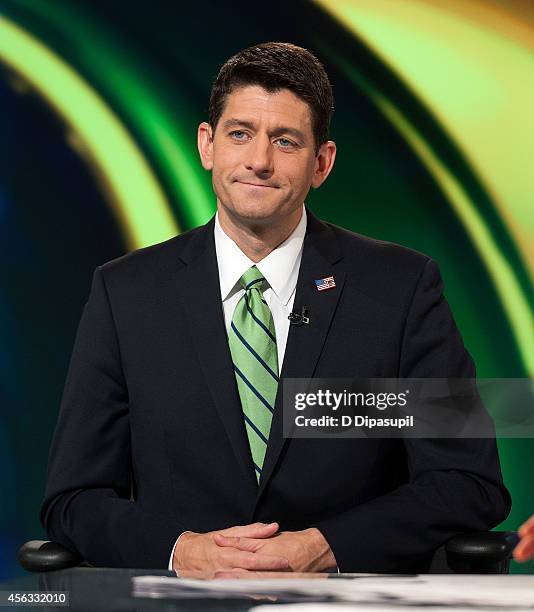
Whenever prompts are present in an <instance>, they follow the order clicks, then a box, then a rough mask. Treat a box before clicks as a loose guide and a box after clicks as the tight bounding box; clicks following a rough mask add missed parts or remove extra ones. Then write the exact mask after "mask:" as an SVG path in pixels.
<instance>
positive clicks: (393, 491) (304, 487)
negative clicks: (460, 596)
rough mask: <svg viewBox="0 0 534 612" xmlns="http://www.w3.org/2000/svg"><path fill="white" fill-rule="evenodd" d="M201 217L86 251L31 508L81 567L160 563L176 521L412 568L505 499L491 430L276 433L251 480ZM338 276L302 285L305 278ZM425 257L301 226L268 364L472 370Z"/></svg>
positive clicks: (286, 369) (349, 373)
mask: <svg viewBox="0 0 534 612" xmlns="http://www.w3.org/2000/svg"><path fill="white" fill-rule="evenodd" d="M213 224H214V219H212V220H211V221H210V222H209V223H208V224H207V225H205V226H202V227H199V228H196V229H194V230H192V231H189V232H187V233H184V234H182V235H180V236H177V237H175V238H173V239H171V240H169V241H167V242H164V243H162V244H158V245H155V246H152V247H149V248H146V249H141V250H138V251H135V252H133V253H130V254H128V255H126V256H124V257H121V258H120V259H117V260H114V261H111V262H109V263H107V264H105V265H103V266H101V267H99V268H98V269H97V270H96V272H95V275H94V278H93V285H92V289H91V293H90V296H89V300H88V302H87V304H86V306H85V309H84V312H83V316H82V319H81V322H80V326H79V329H78V333H77V338H76V342H75V347H74V351H73V355H72V360H71V364H70V368H69V373H68V376H67V381H66V386H65V391H64V396H63V400H62V405H61V410H60V415H59V420H58V424H57V428H56V433H55V436H54V441H53V444H52V448H51V454H50V461H49V473H48V482H47V487H46V493H45V499H44V502H43V507H42V510H41V520H42V522H43V525H44V526H45V528H46V530H47V532H48V534H49V537H50V538H52V539H54V540H56V541H58V542H60V543H62V544H63V545H65V546H66V547H68V548H71V549H74V550H77V551H78V552H79V553H80V554H81V555H82V556H83V558H85V559H86V560H87V561H89V562H90V563H92V564H94V565H100V566H122V567H138V568H149V567H152V568H165V567H167V563H168V560H169V555H170V552H171V549H172V546H173V544H174V542H175V540H176V537H177V536H178V535H179V534H180V533H181V532H183V531H185V530H192V531H197V532H206V531H211V530H215V529H222V528H225V527H229V526H232V525H243V524H247V523H252V522H255V521H265V522H271V521H278V522H279V523H280V525H281V529H282V530H299V529H305V528H308V527H311V526H314V527H317V528H318V529H319V530H320V531H321V532H322V533H323V535H324V536H325V538H326V539H327V541H328V542H329V544H330V546H331V548H332V550H333V552H334V555H335V557H336V560H337V563H338V566H339V569H340V570H341V571H364V572H406V571H418V572H424V571H426V570H427V569H428V566H429V562H430V559H431V556H432V553H433V551H434V550H435V549H436V548H437V547H438V546H440V545H441V544H442V543H443V542H444V541H446V540H447V539H448V538H450V537H451V536H453V535H454V534H455V533H458V532H461V531H466V530H486V529H489V528H491V527H493V526H495V525H496V524H497V523H499V522H500V521H502V520H503V519H504V518H505V517H506V515H507V513H508V511H509V508H510V498H509V495H508V493H507V491H506V489H505V487H504V486H503V483H502V479H501V473H500V467H499V460H498V455H497V450H496V444H495V440H493V439H469V440H466V439H457V440H454V439H445V440H438V439H424V440H421V439H411V440H400V439H379V438H370V439H363V438H360V439H335V440H334V439H284V438H283V435H282V407H281V395H282V394H281V385H280V386H279V387H280V388H279V393H278V396H277V400H276V405H275V413H274V417H273V421H272V429H271V435H270V438H269V444H268V447H267V453H266V457H265V462H264V468H263V472H262V476H261V481H260V483H259V487H258V485H257V483H256V477H255V473H254V468H253V464H252V459H251V455H250V450H249V446H248V441H247V436H246V431H245V427H244V423H243V417H242V411H241V406H240V401H239V395H238V391H237V385H236V381H235V377H234V372H233V368H232V362H231V357H230V352H229V348H228V340H227V334H226V329H225V324H224V318H223V310H222V302H221V295H220V288H219V277H218V270H217V260H216V255H215V244H214V237H213ZM327 276H334V277H335V283H336V287H335V288H334V289H329V290H327V291H321V292H319V291H317V290H316V286H315V282H314V281H315V279H319V278H324V277H327ZM442 288H443V287H442V281H441V277H440V274H439V271H438V268H437V266H436V264H435V263H434V262H433V261H432V260H431V259H429V258H428V257H426V256H424V255H422V254H420V253H417V252H415V251H412V250H410V249H406V248H403V247H400V246H398V245H394V244H390V243H386V242H381V241H377V240H372V239H370V238H366V237H364V236H360V235H358V234H355V233H352V232H349V231H347V230H344V229H342V228H339V227H336V226H334V225H331V224H329V223H325V222H322V221H320V220H318V219H317V218H316V217H314V216H313V215H312V214H311V213H310V212H309V211H308V226H307V232H306V236H305V239H304V246H303V256H302V262H301V266H300V272H299V276H298V282H297V288H296V295H295V302H294V309H300V308H301V307H302V306H304V305H305V306H307V308H308V310H309V313H310V323H309V324H308V325H303V326H301V327H297V326H291V328H290V331H289V336H288V341H287V347H286V352H285V358H284V361H283V367H282V372H281V376H282V378H283V377H294V378H307V377H325V378H327V377H346V378H352V377H356V378H367V377H421V378H423V377H472V376H474V375H475V370H474V366H473V362H472V360H471V358H470V356H469V354H468V353H467V351H466V349H465V348H464V345H463V343H462V339H461V337H460V334H459V332H458V330H457V328H456V325H455V323H454V321H453V318H452V315H451V312H450V310H449V307H448V305H447V302H446V301H445V299H444V297H443V295H442Z"/></svg>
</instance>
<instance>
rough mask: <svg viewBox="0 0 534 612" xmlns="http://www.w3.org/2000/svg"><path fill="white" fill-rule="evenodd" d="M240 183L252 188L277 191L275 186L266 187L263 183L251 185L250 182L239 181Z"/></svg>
mask: <svg viewBox="0 0 534 612" xmlns="http://www.w3.org/2000/svg"><path fill="white" fill-rule="evenodd" d="M237 182H238V183H241V184H242V185H249V186H250V187H258V188H260V187H263V188H265V187H267V188H268V189H276V187H274V185H265V184H263V183H250V182H249V181H237Z"/></svg>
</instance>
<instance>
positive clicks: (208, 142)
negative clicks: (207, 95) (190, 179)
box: [197, 121, 213, 170]
mask: <svg viewBox="0 0 534 612" xmlns="http://www.w3.org/2000/svg"><path fill="white" fill-rule="evenodd" d="M197 146H198V152H199V153H200V161H201V162H202V167H203V168H204V170H211V169H212V168H213V132H212V129H211V125H210V124H209V123H207V122H206V121H203V122H202V123H201V124H200V125H199V126H198V134H197Z"/></svg>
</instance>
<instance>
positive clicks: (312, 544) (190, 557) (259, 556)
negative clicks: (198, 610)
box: [173, 523, 336, 574]
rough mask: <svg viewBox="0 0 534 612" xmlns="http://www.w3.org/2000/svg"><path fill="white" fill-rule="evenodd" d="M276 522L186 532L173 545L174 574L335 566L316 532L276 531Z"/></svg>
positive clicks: (317, 531) (315, 530)
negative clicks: (206, 531)
mask: <svg viewBox="0 0 534 612" xmlns="http://www.w3.org/2000/svg"><path fill="white" fill-rule="evenodd" d="M278 529H279V525H278V523H270V524H266V523H252V524H250V525H238V526H235V527H229V528H228V529H222V530H218V531H209V532H208V533H195V532H189V533H185V534H184V535H183V536H182V537H181V538H180V540H179V541H178V544H177V545H176V548H175V551H174V557H173V569H174V570H175V571H177V572H183V571H202V572H215V573H219V572H222V573H228V572H236V573H239V574H241V573H243V572H251V571H278V572H288V571H289V572H292V571H295V572H320V571H325V570H326V569H330V568H333V567H335V566H336V560H335V557H334V555H333V553H332V551H331V549H330V546H329V545H328V543H327V542H326V540H325V539H324V537H323V535H322V534H321V532H320V531H319V530H318V529H315V528H310V529H305V530H303V531H283V532H279V531H278Z"/></svg>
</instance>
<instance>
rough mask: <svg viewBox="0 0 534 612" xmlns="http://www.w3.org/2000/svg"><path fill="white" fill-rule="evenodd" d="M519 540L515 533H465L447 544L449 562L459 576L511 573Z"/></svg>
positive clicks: (446, 551) (446, 550)
mask: <svg viewBox="0 0 534 612" xmlns="http://www.w3.org/2000/svg"><path fill="white" fill-rule="evenodd" d="M518 541H519V538H518V536H517V533H515V532H514V531H482V532H473V533H461V534H459V535H457V536H454V537H453V538H451V539H450V540H449V541H448V542H447V544H446V545H445V553H446V555H447V563H448V565H449V567H450V568H451V569H452V570H453V571H455V572H456V573H459V574H507V573H508V567H509V564H510V558H511V556H512V551H513V549H514V547H515V545H516V544H517V542H518Z"/></svg>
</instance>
